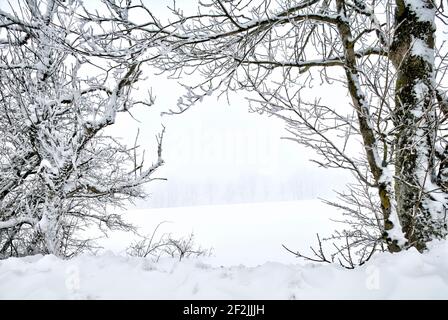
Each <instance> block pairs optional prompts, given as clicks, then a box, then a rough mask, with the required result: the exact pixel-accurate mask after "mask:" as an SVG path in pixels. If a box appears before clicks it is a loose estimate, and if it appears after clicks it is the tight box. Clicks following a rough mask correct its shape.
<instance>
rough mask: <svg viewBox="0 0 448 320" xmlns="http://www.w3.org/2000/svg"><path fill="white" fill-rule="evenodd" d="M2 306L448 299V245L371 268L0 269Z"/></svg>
mask: <svg viewBox="0 0 448 320" xmlns="http://www.w3.org/2000/svg"><path fill="white" fill-rule="evenodd" d="M0 298H1V299H447V298H448V242H446V241H445V242H435V243H432V244H431V250H430V251H429V252H427V253H425V254H420V253H418V252H417V251H416V250H414V249H411V250H409V251H406V252H403V253H400V254H389V253H384V254H378V255H376V256H374V257H373V258H372V260H371V261H369V262H368V263H367V264H366V265H364V266H361V267H359V268H357V269H355V270H347V269H344V268H342V267H339V266H337V265H328V264H326V265H324V264H304V265H299V264H282V263H274V262H268V263H264V264H262V265H259V266H256V267H245V266H243V265H240V266H232V267H219V266H215V267H214V266H211V265H209V264H206V263H204V262H203V260H201V259H186V260H182V261H180V262H179V261H176V260H175V259H162V260H160V261H159V262H157V263H155V262H152V261H150V260H148V259H144V258H131V257H126V256H122V255H117V254H114V253H112V252H106V253H103V254H101V255H98V256H93V255H91V256H89V255H82V256H79V257H76V258H74V259H72V260H60V259H58V258H56V257H55V256H52V255H49V256H41V255H37V256H32V257H26V258H10V259H7V260H3V261H0Z"/></svg>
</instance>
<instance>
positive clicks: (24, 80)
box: [0, 0, 163, 258]
mask: <svg viewBox="0 0 448 320" xmlns="http://www.w3.org/2000/svg"><path fill="white" fill-rule="evenodd" d="M85 12H86V10H85V8H83V6H82V2H81V1H76V0H74V1H73V0H71V1H62V0H61V1H58V0H54V1H53V0H46V1H44V0H42V1H38V0H27V1H17V2H14V3H13V4H12V5H11V6H10V10H6V9H5V10H1V9H0V258H2V257H9V256H22V255H27V254H34V253H52V254H55V255H58V256H61V257H70V256H72V255H74V254H76V253H78V252H80V251H82V250H83V249H85V248H89V246H90V242H89V239H88V235H87V236H86V237H87V238H84V237H83V236H82V231H85V230H87V229H89V228H91V226H95V225H96V226H98V227H99V228H100V229H101V230H103V231H106V230H108V229H113V228H119V229H125V230H129V229H131V228H132V226H131V225H129V224H128V223H126V222H124V221H123V220H122V219H121V217H120V216H119V215H117V214H111V213H109V210H108V209H110V208H111V207H112V206H121V205H123V204H124V201H126V200H132V199H135V198H138V197H143V196H145V193H144V190H143V188H142V185H143V184H145V183H147V182H149V181H151V180H153V179H155V178H154V177H153V173H154V172H155V170H156V169H157V168H158V167H160V166H161V165H162V164H163V160H162V158H161V151H162V150H161V142H162V135H160V136H159V137H158V150H157V160H156V162H155V163H154V164H152V165H150V166H144V164H143V159H142V153H141V152H140V151H138V150H137V148H138V146H137V145H135V146H126V145H124V144H122V143H121V142H120V141H118V140H116V139H115V138H113V137H111V136H109V135H108V134H107V132H106V131H105V129H106V128H108V127H109V126H112V125H113V124H114V122H115V121H116V117H117V113H119V112H128V111H129V109H130V108H132V107H133V106H134V105H136V104H139V103H143V104H150V103H151V102H152V99H150V101H137V100H135V99H133V97H132V95H131V92H132V89H133V86H134V84H135V83H136V82H137V81H139V80H140V75H141V72H140V64H139V63H137V62H135V60H134V59H133V51H132V48H129V47H125V46H122V45H121V43H117V42H114V41H108V42H106V41H102V37H104V34H108V35H109V34H110V33H111V32H112V33H113V32H115V31H116V30H111V29H110V28H109V29H107V27H104V26H101V25H100V22H98V21H94V20H92V19H90V18H89V16H88V15H87V14H85Z"/></svg>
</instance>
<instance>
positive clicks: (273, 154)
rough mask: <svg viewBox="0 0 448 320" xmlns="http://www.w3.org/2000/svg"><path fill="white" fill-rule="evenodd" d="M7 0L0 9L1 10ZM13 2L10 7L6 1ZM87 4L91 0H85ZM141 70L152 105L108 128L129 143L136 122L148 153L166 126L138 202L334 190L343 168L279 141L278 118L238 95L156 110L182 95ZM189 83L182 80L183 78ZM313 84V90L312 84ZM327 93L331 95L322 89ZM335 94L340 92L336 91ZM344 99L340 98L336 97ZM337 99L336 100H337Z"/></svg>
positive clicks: (160, 7)
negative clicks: (251, 107)
mask: <svg viewBox="0 0 448 320" xmlns="http://www.w3.org/2000/svg"><path fill="white" fill-rule="evenodd" d="M8 2H9V1H7V0H0V8H3V9H5V10H8V7H9V5H8ZM14 2H15V0H13V1H12V2H9V3H10V4H12V6H13V7H14V5H13V3H14ZM144 2H145V3H146V4H148V5H149V7H150V8H153V9H154V13H155V14H159V15H161V16H163V15H165V14H166V13H167V11H166V9H165V7H166V5H171V4H172V1H171V0H153V1H149V0H146V1H144ZM84 3H85V5H88V6H89V7H92V6H94V5H95V1H88V2H87V1H85V2H84ZM195 3H197V1H196V0H182V1H177V5H178V6H182V7H183V8H185V9H186V10H188V11H191V12H193V13H194V12H195V11H196V5H195ZM153 73H154V72H152V71H151V70H149V71H147V74H146V75H147V77H148V79H147V80H146V81H143V82H141V83H140V85H139V87H140V89H141V92H147V90H148V89H151V88H152V91H153V93H154V94H155V95H156V97H157V98H156V104H155V105H154V106H153V107H151V108H143V107H139V108H136V109H134V110H133V111H132V113H133V116H134V117H135V118H136V119H138V120H139V122H136V121H135V120H133V119H132V118H131V117H130V116H129V115H120V116H119V118H118V120H117V124H116V126H115V127H114V128H113V129H112V133H113V134H114V135H116V136H117V137H122V139H123V140H124V141H126V142H127V143H129V144H132V143H133V141H134V138H135V134H136V132H137V129H138V128H140V144H141V146H142V147H143V148H145V149H146V155H147V157H146V158H147V159H148V160H151V158H154V157H153V156H154V154H155V135H156V134H157V133H158V132H159V131H160V130H161V125H162V124H164V125H165V126H166V130H167V131H166V136H165V140H164V147H163V150H164V154H163V158H164V160H165V161H166V164H165V165H164V167H163V168H161V170H160V171H159V173H158V176H159V177H163V178H167V179H168V181H166V182H155V183H153V184H151V185H148V190H149V191H150V192H151V197H150V198H149V199H148V200H145V201H143V202H139V203H138V207H170V206H189V205H204V204H223V203H241V202H262V201H283V200H297V199H310V198H316V197H331V196H333V193H332V190H333V189H341V187H342V186H343V185H344V184H345V181H346V178H345V177H346V174H345V173H341V172H335V171H331V170H325V169H318V168H316V165H314V164H313V163H311V162H309V158H310V157H311V156H312V154H310V150H308V149H304V148H303V147H301V146H299V145H298V144H297V143H294V142H291V141H288V140H280V137H282V136H286V135H287V134H286V132H285V130H284V123H283V122H282V121H280V120H278V119H275V118H272V117H270V118H268V117H267V116H261V115H258V114H251V113H249V112H248V105H247V103H246V101H245V100H244V93H241V94H239V95H238V96H237V97H236V96H234V97H232V98H231V103H230V105H228V104H227V101H226V100H225V99H220V100H219V101H217V99H216V97H214V96H212V97H208V98H207V99H204V101H203V102H202V103H200V104H198V105H196V106H194V107H193V108H192V109H191V110H189V111H187V112H185V113H183V114H181V115H178V116H163V117H161V116H160V113H161V112H162V111H167V110H168V109H172V108H174V107H175V105H176V101H177V99H178V98H179V96H180V95H181V94H182V93H183V89H182V88H181V87H180V86H179V85H178V84H177V81H176V80H168V79H166V78H165V77H164V76H156V75H154V74H153ZM182 81H184V82H188V81H189V78H187V77H185V78H183V79H182ZM317 90H319V88H318V89H317ZM325 93H326V96H327V98H330V99H333V100H332V101H335V100H334V99H335V97H336V96H337V95H338V93H337V89H334V90H332V91H331V90H330V91H328V88H325ZM339 96H340V94H339ZM341 99H342V100H343V99H344V96H342V98H341ZM336 101H337V100H336Z"/></svg>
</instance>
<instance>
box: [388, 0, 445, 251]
mask: <svg viewBox="0 0 448 320" xmlns="http://www.w3.org/2000/svg"><path fill="white" fill-rule="evenodd" d="M396 5H397V7H396V12H395V33H394V39H393V43H392V45H391V49H390V58H391V60H392V63H393V64H394V67H395V68H396V70H397V79H396V84H395V116H394V119H393V121H394V125H395V127H396V154H395V175H396V179H395V198H396V205H397V213H398V217H399V219H400V223H401V226H402V228H403V232H404V234H405V237H406V239H407V240H408V241H409V242H408V244H407V245H408V246H414V247H416V248H417V249H418V250H419V251H422V250H424V249H425V248H426V243H427V242H428V241H430V240H431V239H433V238H434V237H438V236H441V233H443V231H442V230H441V228H442V229H443V224H444V222H443V220H444V219H441V218H440V215H441V214H442V213H443V212H441V211H443V208H442V206H443V204H441V203H440V201H437V199H436V198H435V197H434V196H433V195H432V194H431V189H434V187H437V181H436V176H437V175H436V173H435V168H434V163H435V161H434V160H435V156H434V154H435V152H434V143H435V137H436V128H435V125H434V123H435V121H434V120H435V110H434V108H435V103H434V97H435V94H434V89H433V84H434V64H433V62H434V37H435V24H434V19H435V8H434V5H433V3H432V1H430V0H420V1H416V0H414V1H412V2H411V1H408V0H396ZM438 202H439V203H438ZM441 205H442V206H441ZM440 223H442V225H441V224H440Z"/></svg>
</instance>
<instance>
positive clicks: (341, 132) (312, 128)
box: [129, 0, 448, 252]
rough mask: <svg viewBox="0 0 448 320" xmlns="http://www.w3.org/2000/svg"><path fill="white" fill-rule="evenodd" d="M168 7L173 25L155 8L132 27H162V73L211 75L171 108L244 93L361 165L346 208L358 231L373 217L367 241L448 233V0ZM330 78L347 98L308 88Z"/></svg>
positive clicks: (333, 159)
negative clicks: (193, 9) (447, 1)
mask: <svg viewBox="0 0 448 320" xmlns="http://www.w3.org/2000/svg"><path fill="white" fill-rule="evenodd" d="M177 4H178V5H180V6H181V4H180V3H177ZM171 9H172V13H173V18H171V19H170V21H168V22H166V21H163V20H158V19H156V18H155V17H154V15H151V14H150V15H149V18H148V19H149V20H148V21H147V22H146V23H140V24H138V23H129V27H130V28H138V29H139V30H140V31H142V32H146V33H147V35H148V37H151V36H153V35H154V34H155V33H158V34H160V35H163V36H164V37H163V40H162V41H161V45H160V47H159V48H160V50H159V54H160V56H159V58H158V60H157V61H158V66H159V67H160V68H162V69H163V70H166V71H168V72H172V75H173V76H179V75H182V72H184V74H189V73H190V72H193V71H196V72H197V74H201V75H202V81H201V82H199V83H196V84H192V83H191V81H189V82H188V83H186V85H185V87H186V88H187V89H188V90H187V93H186V94H185V96H184V97H183V98H182V99H180V101H179V110H173V113H178V112H183V111H184V110H186V109H188V107H189V106H191V105H192V104H193V103H195V102H196V101H198V100H200V99H202V97H204V96H206V95H210V94H211V93H213V92H216V91H217V92H219V93H221V94H222V93H226V92H228V91H236V90H246V91H248V92H250V93H249V94H248V99H249V101H250V104H251V107H252V108H253V109H254V110H256V111H259V112H267V113H269V114H271V115H275V116H278V117H280V118H282V119H284V120H285V121H286V123H287V126H288V130H289V132H290V133H291V136H290V139H292V140H294V141H297V142H299V143H301V144H303V145H305V146H307V147H310V148H312V149H313V150H314V151H315V152H316V153H317V155H318V156H319V158H318V159H316V162H317V163H318V164H319V165H321V166H322V167H326V168H343V169H346V170H350V171H351V172H352V173H353V174H354V176H355V177H356V179H357V180H358V182H359V185H358V186H355V187H352V188H351V190H350V192H349V193H348V194H346V195H345V196H344V199H345V200H346V203H345V204H338V206H340V207H342V208H344V209H346V210H349V212H348V213H349V215H354V216H355V217H357V218H359V221H357V222H360V224H358V228H356V229H357V230H355V231H362V230H364V229H365V228H367V227H368V226H367V225H363V224H366V223H367V222H369V223H371V224H372V226H373V227H374V229H375V230H377V231H379V235H378V237H373V238H372V239H370V240H368V239H367V238H362V239H364V240H362V241H372V243H371V244H370V245H371V246H374V245H377V244H378V243H385V244H386V247H387V248H388V249H389V250H390V251H391V252H397V251H400V250H402V249H404V248H408V247H416V248H417V249H418V250H420V251H422V250H424V249H425V248H426V244H427V242H429V241H430V240H432V239H434V238H443V237H445V236H446V234H447V217H446V213H447V205H448V203H447V201H448V183H447V179H448V168H447V166H448V158H447V157H448V141H447V139H446V133H447V132H446V129H447V121H446V119H447V110H448V109H447V108H448V99H447V95H446V93H445V89H446V88H445V86H446V80H445V79H444V76H445V74H446V71H447V58H446V57H447V47H446V46H444V44H445V38H446V36H445V34H446V25H447V23H448V19H447V18H448V17H447V14H446V11H445V7H444V4H443V1H432V0H396V1H386V0H374V1H370V0H369V1H361V0H279V1H270V0H207V1H201V2H200V3H199V9H200V10H198V13H197V14H194V15H186V14H184V12H183V10H181V8H179V7H177V6H176V2H174V3H173V6H172V8H171ZM147 11H148V10H147ZM129 16H131V15H129ZM130 20H131V19H130ZM444 37H445V38H444ZM136 40H137V41H144V38H140V39H136ZM327 85H333V86H338V87H339V88H341V89H343V90H345V91H346V93H347V96H348V97H349V99H347V101H346V106H344V105H342V106H341V103H340V102H338V101H330V102H328V99H327V101H324V100H322V99H320V98H321V97H324V96H325V92H324V91H322V92H318V91H317V90H311V89H310V88H312V87H314V88H315V87H316V86H322V88H325V87H326V86H327ZM327 87H328V86H327ZM347 106H348V107H347ZM359 190H362V191H359ZM370 196H373V197H374V198H373V199H369V198H370ZM359 197H363V198H362V199H364V200H362V201H357V200H358V199H359ZM366 208H367V211H365V210H366ZM350 210H351V211H350ZM363 215H364V216H365V217H366V218H365V219H364V218H363ZM378 222H379V223H378ZM367 233H368V232H367ZM356 234H358V235H359V234H360V233H359V232H357V233H356ZM358 240H359V239H358Z"/></svg>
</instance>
